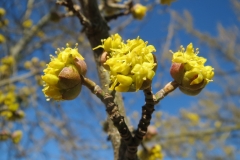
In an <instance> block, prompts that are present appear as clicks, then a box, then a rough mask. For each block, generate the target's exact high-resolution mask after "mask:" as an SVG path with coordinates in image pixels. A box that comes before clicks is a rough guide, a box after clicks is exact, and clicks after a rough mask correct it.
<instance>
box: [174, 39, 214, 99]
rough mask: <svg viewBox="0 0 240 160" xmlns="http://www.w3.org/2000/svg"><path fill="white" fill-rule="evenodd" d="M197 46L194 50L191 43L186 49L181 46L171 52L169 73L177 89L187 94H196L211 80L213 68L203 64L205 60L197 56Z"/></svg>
mask: <svg viewBox="0 0 240 160" xmlns="http://www.w3.org/2000/svg"><path fill="white" fill-rule="evenodd" d="M198 53H199V51H198V48H197V49H196V50H195V51H194V48H193V45H192V43H190V44H189V45H188V46H187V48H186V50H185V49H184V48H183V47H182V46H181V47H180V50H179V51H177V52H176V53H173V58H172V67H171V69H170V74H171V76H172V77H173V79H174V80H175V81H176V82H178V84H179V89H180V90H181V91H182V92H183V93H185V94H188V95H197V94H198V93H200V91H201V90H202V89H203V88H204V87H205V86H206V85H207V84H208V83H209V82H211V81H212V78H213V76H214V71H213V70H214V69H213V68H212V67H211V66H204V64H205V62H206V61H207V60H206V59H205V58H203V57H199V56H198Z"/></svg>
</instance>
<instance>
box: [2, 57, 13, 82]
mask: <svg viewBox="0 0 240 160" xmlns="http://www.w3.org/2000/svg"><path fill="white" fill-rule="evenodd" d="M15 63H16V62H15V60H14V58H13V56H6V57H3V58H2V59H1V64H0V78H1V79H3V78H7V77H9V76H10V75H11V73H12V68H13V66H14V65H15Z"/></svg>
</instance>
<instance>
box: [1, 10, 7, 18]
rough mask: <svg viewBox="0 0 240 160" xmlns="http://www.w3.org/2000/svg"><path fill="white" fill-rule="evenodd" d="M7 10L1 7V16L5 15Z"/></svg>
mask: <svg viewBox="0 0 240 160" xmlns="http://www.w3.org/2000/svg"><path fill="white" fill-rule="evenodd" d="M5 13H6V11H5V9H4V8H0V17H3V16H4V15H5Z"/></svg>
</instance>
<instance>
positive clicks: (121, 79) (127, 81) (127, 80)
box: [117, 75, 133, 86]
mask: <svg viewBox="0 0 240 160" xmlns="http://www.w3.org/2000/svg"><path fill="white" fill-rule="evenodd" d="M117 80H118V82H119V83H120V84H121V85H122V86H130V85H131V84H132V81H133V79H132V78H131V77H129V76H124V75H117Z"/></svg>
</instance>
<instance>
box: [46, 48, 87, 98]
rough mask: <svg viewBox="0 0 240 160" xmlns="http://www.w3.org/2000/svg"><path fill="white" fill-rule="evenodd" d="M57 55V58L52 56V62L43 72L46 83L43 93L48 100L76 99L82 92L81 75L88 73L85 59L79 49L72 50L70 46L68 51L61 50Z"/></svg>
mask: <svg viewBox="0 0 240 160" xmlns="http://www.w3.org/2000/svg"><path fill="white" fill-rule="evenodd" d="M56 54H57V57H54V56H52V55H51V56H50V57H51V62H50V63H49V64H47V68H46V69H44V70H43V72H44V75H43V76H42V80H43V81H44V82H45V84H44V89H43V92H44V94H45V96H46V97H47V100H49V98H52V99H54V100H71V99H74V98H76V97H77V96H78V94H79V93H80V91H81V87H82V82H81V75H85V73H86V64H85V62H84V61H83V60H84V58H83V57H82V55H81V54H80V53H79V52H78V50H77V48H73V49H72V48H70V47H69V46H68V44H67V48H66V49H62V50H60V49H59V50H58V52H56ZM83 63H84V65H82V64H83ZM84 67H85V68H84Z"/></svg>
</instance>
